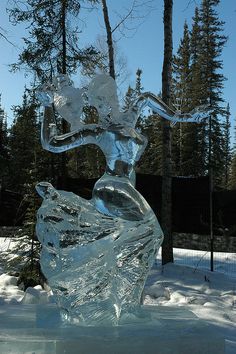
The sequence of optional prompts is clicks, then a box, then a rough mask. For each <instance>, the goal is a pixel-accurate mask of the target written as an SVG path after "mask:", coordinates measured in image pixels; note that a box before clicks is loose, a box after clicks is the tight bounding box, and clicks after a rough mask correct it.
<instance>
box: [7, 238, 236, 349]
mask: <svg viewBox="0 0 236 354" xmlns="http://www.w3.org/2000/svg"><path fill="white" fill-rule="evenodd" d="M9 242H10V241H9V239H7V240H6V239H1V238H0V252H1V254H4V253H5V251H6V250H7V249H8V248H9V247H10V244H9ZM174 255H175V260H176V262H175V263H174V264H170V263H169V264H166V265H165V266H162V265H161V264H160V255H159V256H158V258H157V261H156V264H155V266H154V267H153V269H152V271H151V273H150V276H149V277H148V280H147V283H146V287H145V290H144V295H143V301H144V304H146V305H161V306H183V307H185V308H187V309H189V310H190V311H192V312H193V313H194V314H196V315H197V316H198V317H199V318H201V319H203V320H205V321H207V322H208V323H210V324H211V325H212V326H213V327H214V328H215V330H216V331H218V332H217V333H219V332H220V333H221V335H223V336H224V338H225V340H226V354H235V353H236V270H235V267H236V254H230V253H227V254H226V253H224V254H220V253H219V254H215V261H216V263H215V264H216V265H220V267H219V266H216V267H215V269H216V271H215V272H210V271H209V255H208V254H207V253H206V252H202V251H193V250H191V252H190V250H182V249H174ZM217 262H218V263H217ZM51 298H52V296H51V294H50V293H47V292H46V291H45V290H43V289H42V287H41V286H40V285H38V286H36V287H34V288H28V289H27V290H26V292H23V291H22V289H21V288H20V287H19V286H17V277H15V276H11V275H8V274H4V273H3V266H1V264H0V307H1V306H3V305H5V306H7V305H18V306H20V305H25V304H41V305H44V304H46V303H48V302H51ZM9 308H11V309H12V306H9Z"/></svg>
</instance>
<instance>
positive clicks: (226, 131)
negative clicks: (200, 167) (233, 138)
mask: <svg viewBox="0 0 236 354" xmlns="http://www.w3.org/2000/svg"><path fill="white" fill-rule="evenodd" d="M230 126H231V125H230V106H229V103H228V104H227V108H226V115H225V123H224V125H223V137H224V139H223V153H224V173H223V180H222V186H223V187H224V188H228V186H229V171H230V163H231V158H232V153H231V146H230Z"/></svg>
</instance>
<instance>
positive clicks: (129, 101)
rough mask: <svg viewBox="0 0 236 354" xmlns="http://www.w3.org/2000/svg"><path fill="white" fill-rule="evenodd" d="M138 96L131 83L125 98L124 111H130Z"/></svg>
mask: <svg viewBox="0 0 236 354" xmlns="http://www.w3.org/2000/svg"><path fill="white" fill-rule="evenodd" d="M136 98H137V97H136V94H135V90H134V89H133V88H132V87H131V86H130V85H129V87H128V89H127V92H126V94H125V98H124V104H123V111H124V112H126V111H128V110H129V109H130V108H131V107H132V105H133V103H134V101H135V99H136Z"/></svg>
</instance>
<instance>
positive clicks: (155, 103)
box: [135, 92, 209, 124]
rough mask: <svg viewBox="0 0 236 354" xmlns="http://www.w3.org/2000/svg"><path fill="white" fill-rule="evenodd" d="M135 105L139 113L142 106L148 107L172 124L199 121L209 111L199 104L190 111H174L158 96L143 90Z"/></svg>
mask: <svg viewBox="0 0 236 354" xmlns="http://www.w3.org/2000/svg"><path fill="white" fill-rule="evenodd" d="M135 106H136V107H137V110H138V111H139V113H140V112H141V111H142V110H143V109H144V108H146V107H149V108H151V110H152V111H153V113H154V114H158V115H159V116H160V117H162V118H164V119H167V120H169V121H171V122H172V124H175V123H177V122H189V123H200V122H202V120H203V119H206V118H208V117H209V111H208V110H206V108H207V107H206V106H200V107H198V108H196V109H194V110H193V111H191V112H190V113H180V112H175V111H174V110H172V109H171V108H170V107H168V106H167V105H166V104H165V103H164V102H163V101H162V99H161V98H160V97H158V96H155V95H154V94H153V93H151V92H145V93H143V94H142V95H141V96H139V97H138V99H137V101H136V102H135Z"/></svg>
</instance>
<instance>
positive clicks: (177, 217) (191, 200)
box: [0, 174, 236, 236]
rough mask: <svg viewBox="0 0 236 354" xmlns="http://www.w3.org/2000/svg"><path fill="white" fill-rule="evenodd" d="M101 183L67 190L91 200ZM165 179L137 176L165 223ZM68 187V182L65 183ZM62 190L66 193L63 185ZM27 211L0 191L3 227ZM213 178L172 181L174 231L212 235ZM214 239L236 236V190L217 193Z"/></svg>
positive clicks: (76, 183) (80, 183)
mask: <svg viewBox="0 0 236 354" xmlns="http://www.w3.org/2000/svg"><path fill="white" fill-rule="evenodd" d="M96 181H97V179H89V180H85V179H72V178H67V180H66V184H65V185H66V188H65V187H64V189H66V190H68V191H72V192H74V193H76V194H78V195H80V196H81V197H83V198H86V199H90V198H91V196H92V189H93V186H94V183H96ZM161 182H162V178H161V176H152V175H143V174H137V181H136V187H137V189H138V191H139V192H140V193H141V194H142V195H143V196H144V198H145V199H146V200H147V202H148V203H149V204H150V206H151V207H152V209H153V210H154V212H155V213H156V215H157V217H158V220H159V221H160V223H161V212H160V211H161ZM63 184H64V181H63ZM57 188H58V189H62V188H61V186H60V181H59V182H58V186H57ZM26 208H27V205H26V203H24V202H22V196H21V195H20V194H18V193H15V192H11V191H8V190H3V189H0V225H2V226H15V225H19V226H20V225H21V224H22V221H23V218H24V213H25V210H26ZM209 222H210V220H209V178H208V177H199V178H184V177H174V178H173V179H172V231H173V232H175V233H194V234H199V235H201V234H202V235H204V234H205V235H206V234H209V225H210V223H209ZM213 226H214V235H225V236H236V190H232V191H217V192H213Z"/></svg>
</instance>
